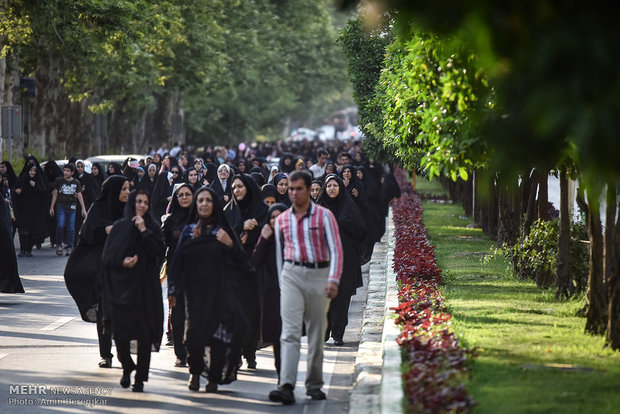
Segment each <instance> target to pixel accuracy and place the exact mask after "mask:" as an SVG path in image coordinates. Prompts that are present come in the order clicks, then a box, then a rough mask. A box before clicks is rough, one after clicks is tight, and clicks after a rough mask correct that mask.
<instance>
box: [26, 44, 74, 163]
mask: <svg viewBox="0 0 620 414" xmlns="http://www.w3.org/2000/svg"><path fill="white" fill-rule="evenodd" d="M59 70H60V68H59V61H58V59H57V58H56V57H55V56H54V55H53V54H51V53H50V54H47V55H45V57H44V58H43V60H42V61H41V62H40V63H39V70H37V73H36V76H35V79H36V85H37V98H36V99H35V101H34V104H33V108H32V112H33V114H32V140H31V144H30V145H31V146H33V147H34V148H36V149H37V150H38V151H40V153H41V154H46V155H48V156H50V157H52V158H56V159H58V158H60V157H64V156H65V155H66V154H67V151H66V142H59V141H60V140H59V138H58V129H57V127H58V122H59V119H60V116H59V112H58V95H59V93H60V87H61V85H60V76H59Z"/></svg>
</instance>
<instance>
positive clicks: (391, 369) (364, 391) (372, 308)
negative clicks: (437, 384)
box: [349, 209, 403, 414]
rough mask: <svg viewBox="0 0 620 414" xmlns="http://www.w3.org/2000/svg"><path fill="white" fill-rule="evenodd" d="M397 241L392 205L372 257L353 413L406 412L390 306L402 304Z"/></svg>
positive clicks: (357, 365)
mask: <svg viewBox="0 0 620 414" xmlns="http://www.w3.org/2000/svg"><path fill="white" fill-rule="evenodd" d="M394 243H395V241H394V224H393V222H392V210H391V209H390V214H389V216H388V221H387V230H386V234H385V235H384V237H383V239H382V240H381V242H380V243H377V244H375V249H374V251H373V255H372V258H371V260H370V270H369V277H368V289H367V298H366V307H365V309H364V316H363V320H362V333H361V338H360V344H359V347H358V352H357V357H356V359H355V372H354V381H353V388H352V390H351V395H350V398H349V412H351V413H356V412H361V413H377V414H378V413H398V412H402V407H403V405H402V402H403V388H402V381H401V372H400V366H401V353H400V348H399V346H398V344H397V343H396V337H397V336H398V335H399V334H400V329H399V328H398V327H397V326H396V325H394V318H393V312H392V311H391V310H390V308H391V307H395V306H398V297H397V292H398V289H397V286H396V277H395V275H394V272H393V270H392V258H393V255H394V253H393V252H394Z"/></svg>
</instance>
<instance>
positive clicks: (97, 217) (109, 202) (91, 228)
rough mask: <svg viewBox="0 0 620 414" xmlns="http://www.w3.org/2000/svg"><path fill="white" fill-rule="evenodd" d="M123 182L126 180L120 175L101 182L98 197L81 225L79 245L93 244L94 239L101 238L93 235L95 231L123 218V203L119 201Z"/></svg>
mask: <svg viewBox="0 0 620 414" xmlns="http://www.w3.org/2000/svg"><path fill="white" fill-rule="evenodd" d="M125 181H128V180H127V178H125V177H123V176H122V175H113V176H111V177H109V178H108V179H106V180H105V181H104V182H103V185H102V186H101V191H100V192H99V196H98V197H97V199H96V200H95V202H94V203H93V205H92V206H91V207H90V209H89V210H88V214H87V215H86V219H85V220H84V223H83V224H82V228H81V230H80V236H79V238H80V243H87V244H95V243H96V239H97V238H100V236H101V235H100V234H99V235H97V234H95V232H96V231H101V228H103V227H106V226H108V225H110V224H113V223H114V222H115V221H116V220H118V219H120V218H121V217H123V207H124V204H125V203H123V202H121V201H120V200H119V196H120V194H121V190H122V188H123V184H125ZM96 229H99V230H96Z"/></svg>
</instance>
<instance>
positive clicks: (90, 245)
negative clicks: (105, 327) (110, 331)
mask: <svg viewBox="0 0 620 414" xmlns="http://www.w3.org/2000/svg"><path fill="white" fill-rule="evenodd" d="M125 181H126V179H125V177H123V176H120V175H113V176H111V177H109V178H108V179H106V180H105V181H104V182H103V185H102V187H101V192H100V193H99V197H98V198H97V200H95V202H94V203H93V205H92V206H91V207H90V209H89V210H88V214H87V215H86V219H85V220H84V223H83V224H82V229H81V230H80V234H79V237H78V241H77V245H76V246H75V249H73V252H72V253H71V256H69V260H67V264H66V266H65V272H64V277H65V284H66V285H67V290H68V291H69V293H70V294H71V297H73V300H74V301H75V303H76V305H77V307H78V309H79V311H80V315H81V316H82V319H83V320H84V321H86V322H97V312H98V311H101V309H99V305H100V303H101V276H102V270H103V264H102V263H101V253H102V251H103V245H104V243H105V241H106V237H107V234H106V231H105V229H106V227H107V226H109V225H111V224H114V222H115V221H116V220H118V219H120V218H122V217H123V206H124V204H123V203H121V202H120V201H119V194H120V192H121V189H122V187H123V184H124V183H125Z"/></svg>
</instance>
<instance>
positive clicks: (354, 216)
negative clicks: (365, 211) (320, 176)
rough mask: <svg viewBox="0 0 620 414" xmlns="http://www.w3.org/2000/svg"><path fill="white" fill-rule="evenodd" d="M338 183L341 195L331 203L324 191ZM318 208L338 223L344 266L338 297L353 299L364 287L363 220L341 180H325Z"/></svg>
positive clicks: (331, 177)
mask: <svg viewBox="0 0 620 414" xmlns="http://www.w3.org/2000/svg"><path fill="white" fill-rule="evenodd" d="M331 179H335V180H336V181H337V182H338V185H339V186H340V193H339V194H338V197H337V198H336V199H330V198H329V196H328V195H327V192H326V191H325V189H326V185H327V183H328V182H329V181H330V180H331ZM317 203H318V204H319V205H322V206H325V207H327V208H328V209H329V210H330V211H331V212H332V213H333V214H334V216H335V217H336V220H337V221H338V229H339V230H340V240H341V241H342V253H343V258H344V260H343V265H342V275H341V276H340V284H339V286H338V295H349V296H353V295H354V294H355V291H356V289H357V288H358V287H360V286H362V285H363V279H362V269H361V266H360V257H361V253H362V241H363V240H364V237H365V236H366V232H367V231H368V230H367V227H366V223H364V219H363V216H362V214H361V212H360V210H359V208H358V207H357V205H356V204H355V202H354V201H353V200H352V199H351V195H350V194H349V193H348V192H347V189H346V187H345V186H344V184H343V182H342V180H341V179H340V178H339V177H337V176H335V175H331V174H330V175H329V176H327V177H326V178H325V184H323V189H322V190H321V193H320V194H319V197H318V202H317Z"/></svg>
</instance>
